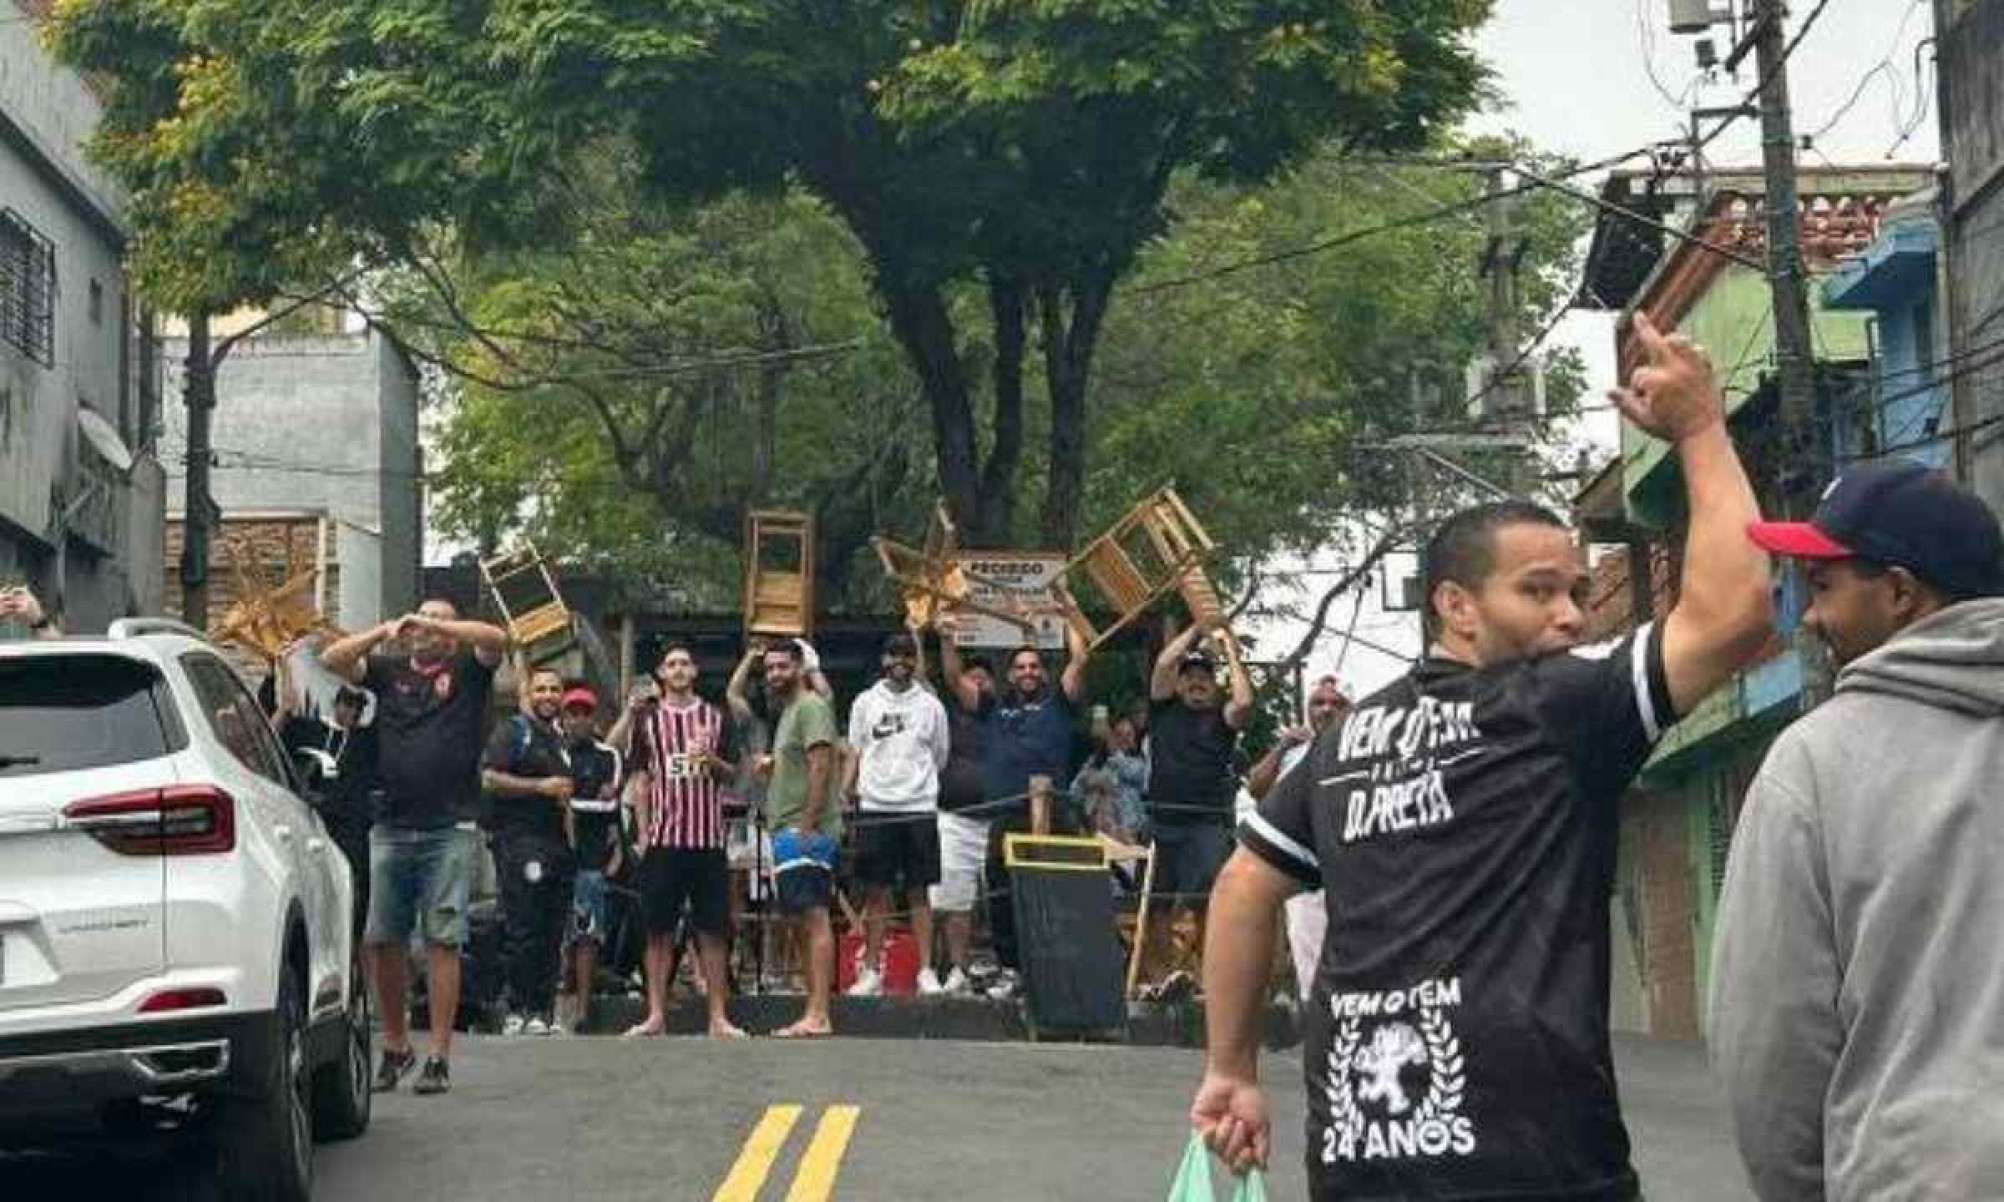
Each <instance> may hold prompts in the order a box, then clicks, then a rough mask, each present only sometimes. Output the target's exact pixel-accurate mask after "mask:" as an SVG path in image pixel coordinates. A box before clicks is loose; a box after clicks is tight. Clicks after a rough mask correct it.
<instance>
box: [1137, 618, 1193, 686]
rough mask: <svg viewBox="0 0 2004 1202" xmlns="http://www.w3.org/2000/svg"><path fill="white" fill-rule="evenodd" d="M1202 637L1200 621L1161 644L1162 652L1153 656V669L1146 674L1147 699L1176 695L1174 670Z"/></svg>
mask: <svg viewBox="0 0 2004 1202" xmlns="http://www.w3.org/2000/svg"><path fill="white" fill-rule="evenodd" d="M1203 637H1204V626H1203V624H1202V623H1192V624H1190V625H1188V626H1185V627H1184V628H1183V632H1182V633H1181V634H1178V635H1177V636H1176V637H1175V638H1173V639H1170V640H1169V641H1168V642H1167V643H1165V644H1163V647H1162V654H1160V655H1158V656H1156V657H1155V669H1154V671H1152V672H1150V673H1149V675H1148V699H1149V700H1150V701H1167V700H1169V699H1170V698H1171V697H1174V696H1175V695H1176V672H1177V669H1178V667H1179V666H1180V665H1181V664H1182V662H1183V657H1184V656H1186V655H1188V654H1190V648H1191V647H1193V646H1195V645H1196V643H1197V640H1198V639H1200V638H1203Z"/></svg>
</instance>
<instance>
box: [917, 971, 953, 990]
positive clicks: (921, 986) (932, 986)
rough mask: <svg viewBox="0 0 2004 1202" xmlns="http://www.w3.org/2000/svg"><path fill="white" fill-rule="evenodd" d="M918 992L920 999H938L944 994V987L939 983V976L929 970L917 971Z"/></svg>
mask: <svg viewBox="0 0 2004 1202" xmlns="http://www.w3.org/2000/svg"><path fill="white" fill-rule="evenodd" d="M918 991H919V996H921V997H938V996H939V995H940V994H942V993H944V992H946V986H944V985H941V984H940V983H939V974H938V973H936V972H934V971H933V970H932V969H930V968H921V969H919V975H918Z"/></svg>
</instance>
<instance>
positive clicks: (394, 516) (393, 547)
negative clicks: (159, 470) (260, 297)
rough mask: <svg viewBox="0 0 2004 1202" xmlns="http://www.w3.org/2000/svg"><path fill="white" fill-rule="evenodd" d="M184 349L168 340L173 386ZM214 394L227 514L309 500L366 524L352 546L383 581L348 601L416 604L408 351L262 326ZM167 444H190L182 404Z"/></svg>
mask: <svg viewBox="0 0 2004 1202" xmlns="http://www.w3.org/2000/svg"><path fill="white" fill-rule="evenodd" d="M186 354H187V344H186V343H185V342H183V341H181V340H178V339H170V340H169V341H168V343H167V344H166V355H167V357H168V359H169V362H170V365H171V368H172V374H171V376H170V380H169V388H170V390H171V391H173V392H175V393H177V394H178V390H179V387H180V381H179V377H180V375H181V371H182V369H181V360H182V359H183V358H184V357H185V356H186ZM216 394H217V404H216V412H215V420H214V424H213V429H212V441H213V443H214V446H215V454H216V468H215V471H214V473H213V476H212V478H211V485H210V488H211V492H212V494H213V495H214V497H215V500H216V503H217V505H219V506H220V507H221V508H222V510H223V513H224V515H225V516H227V515H229V514H231V513H233V512H245V511H258V510H280V509H289V510H297V509H311V510H315V511H321V512H325V513H326V514H327V515H328V516H329V517H332V518H334V519H336V520H337V521H339V522H343V523H347V524H349V525H351V526H354V527H359V528H361V529H362V530H363V531H366V532H367V533H368V534H369V535H370V536H371V537H370V540H361V541H357V542H355V543H354V544H353V546H354V548H355V549H356V551H357V553H358V554H365V556H366V558H367V560H368V567H367V569H366V571H367V574H368V575H369V576H370V577H372V578H373V579H374V580H375V581H376V587H377V590H378V591H377V592H376V594H375V596H374V597H373V598H370V599H368V600H367V602H366V603H364V601H363V599H362V598H361V596H360V594H359V593H354V592H353V591H352V590H350V591H348V592H346V593H344V596H343V605H342V608H343V610H344V611H346V612H349V613H369V614H387V613H390V612H399V613H401V612H404V611H405V610H408V609H410V608H411V607H412V606H413V604H414V602H415V593H416V591H417V569H418V557H419V555H420V553H421V549H422V546H423V540H424V527H423V518H422V510H421V508H420V502H419V500H418V496H417V489H418V485H419V479H418V471H417V457H418V454H419V449H418V440H417V385H416V379H415V376H414V375H413V374H412V373H411V371H410V370H409V368H408V366H407V365H406V364H405V363H404V361H403V359H402V357H401V356H400V355H398V354H397V352H396V351H395V350H393V349H391V348H390V347H389V346H388V345H387V344H386V343H384V342H383V341H382V340H381V339H379V338H376V337H375V336H374V335H371V334H367V333H358V334H340V335H313V336H303V337H293V336H270V337H257V336H254V337H251V338H249V339H246V340H245V341H243V342H241V343H238V344H237V346H236V347H235V349H234V350H232V351H231V352H230V354H229V357H228V358H226V359H225V360H224V361H223V367H222V370H221V371H220V372H219V373H218V374H217V377H216ZM166 443H167V445H169V446H170V447H172V448H175V450H176V451H177V453H178V452H179V451H181V450H184V449H185V448H186V446H187V427H186V414H185V411H183V410H182V409H181V408H180V407H179V406H174V405H170V406H169V407H168V411H167V433H166ZM174 476H175V480H174V487H175V488H176V491H177V495H178V490H179V488H180V473H179V472H178V471H176V472H175V473H174ZM363 541H368V542H369V544H370V545H369V546H368V548H367V550H366V552H364V550H363V547H362V543H363ZM357 587H359V586H357ZM344 624H345V623H344Z"/></svg>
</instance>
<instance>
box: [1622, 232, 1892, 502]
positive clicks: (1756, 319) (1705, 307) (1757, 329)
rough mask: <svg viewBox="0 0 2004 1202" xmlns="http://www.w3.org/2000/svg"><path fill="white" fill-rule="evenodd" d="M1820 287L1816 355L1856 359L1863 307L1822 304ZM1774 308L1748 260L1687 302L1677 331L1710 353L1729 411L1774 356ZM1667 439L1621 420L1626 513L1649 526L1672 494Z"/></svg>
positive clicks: (1813, 303)
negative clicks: (1834, 307) (1853, 309)
mask: <svg viewBox="0 0 2004 1202" xmlns="http://www.w3.org/2000/svg"><path fill="white" fill-rule="evenodd" d="M1822 304H1823V290H1822V289H1821V288H1816V287H1812V288H1810V290H1809V309H1810V315H1809V319H1810V326H1811V328H1812V330H1813V332H1814V335H1815V345H1816V357H1817V358H1818V359H1821V360H1824V361H1826V362H1839V361H1843V360H1862V359H1864V358H1866V356H1867V342H1866V338H1865V325H1866V319H1867V317H1868V315H1867V314H1864V313H1859V312H1843V311H1838V310H1829V311H1825V310H1824V309H1823V308H1822ZM1773 314H1774V309H1773V303H1772V300H1771V297H1770V293H1769V291H1768V286H1767V278H1766V277H1765V276H1763V275H1762V274H1761V273H1760V272H1757V271H1755V270H1753V269H1752V268H1751V267H1741V266H1739V265H1737V264H1734V265H1732V266H1729V267H1727V268H1726V269H1725V270H1724V271H1723V272H1721V273H1720V275H1719V276H1718V278H1717V279H1716V280H1714V281H1713V283H1712V286H1711V288H1710V289H1708V290H1707V291H1706V293H1705V294H1704V295H1703V296H1701V297H1699V298H1698V300H1697V303H1695V304H1694V305H1692V306H1691V311H1690V312H1689V313H1687V314H1685V316H1684V320H1683V321H1682V322H1681V323H1680V324H1679V325H1678V328H1677V332H1678V333H1680V334H1683V335H1684V336H1685V337H1687V338H1689V339H1691V340H1692V341H1693V342H1696V343H1697V344H1698V345H1699V346H1702V347H1704V348H1705V349H1706V350H1707V351H1708V352H1710V353H1711V356H1712V363H1713V364H1714V365H1715V366H1716V367H1717V368H1718V371H1719V376H1720V380H1719V382H1720V384H1721V385H1722V386H1723V387H1724V388H1725V390H1726V409H1727V412H1728V413H1733V412H1737V411H1738V410H1739V407H1740V406H1741V405H1742V404H1744V403H1745V402H1746V399H1747V398H1748V397H1749V396H1751V395H1752V394H1753V392H1754V390H1755V389H1756V388H1757V387H1758V386H1759V385H1760V377H1761V373H1762V372H1764V371H1767V370H1769V365H1770V363H1771V361H1772V359H1773V357H1774V316H1773ZM1669 451H1670V447H1669V444H1668V443H1665V442H1662V441H1660V440H1658V439H1655V438H1651V437H1649V436H1648V435H1647V434H1644V433H1642V432H1641V431H1640V430H1637V429H1636V428H1635V427H1633V426H1631V425H1629V424H1628V423H1626V422H1624V423H1622V427H1621V454H1622V469H1621V474H1622V483H1623V488H1624V490H1625V492H1626V496H1627V508H1628V515H1629V517H1630V518H1632V519H1633V520H1635V521H1637V522H1640V523H1642V524H1644V525H1648V526H1658V527H1661V526H1665V525H1667V524H1668V523H1669V513H1670V509H1671V507H1672V505H1673V503H1674V501H1675V489H1676V488H1677V473H1676V470H1675V465H1674V464H1672V463H1670V462H1669V461H1668V459H1667V458H1666V457H1667V456H1668V455H1669Z"/></svg>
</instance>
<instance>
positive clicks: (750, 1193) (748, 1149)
mask: <svg viewBox="0 0 2004 1202" xmlns="http://www.w3.org/2000/svg"><path fill="white" fill-rule="evenodd" d="M799 1121H800V1107H798V1106H768V1107H766V1108H765V1116H764V1117H763V1118H761V1119H759V1121H758V1126H756V1127H753V1128H752V1133H751V1135H750V1136H748V1137H747V1138H746V1139H745V1146H744V1149H743V1150H742V1151H740V1152H739V1153H738V1161H737V1163H736V1164H734V1165H732V1166H731V1175H730V1176H728V1177H726V1178H724V1183H723V1184H722V1185H720V1186H718V1187H717V1192H716V1193H715V1194H714V1195H713V1196H712V1197H711V1199H710V1202H756V1199H757V1198H758V1191H759V1187H760V1186H762V1185H764V1184H765V1179H766V1175H767V1174H769V1173H771V1172H772V1163H773V1161H775V1160H778V1159H779V1151H780V1149H781V1148H783V1147H785V1146H786V1137H787V1136H789V1135H791V1134H792V1133H793V1125H794V1124H795V1123H797V1122H799ZM825 1125H826V1124H825V1123H824V1126H825ZM820 1142H821V1139H820V1136H819V1135H817V1136H816V1137H815V1144H816V1146H817V1147H818V1146H819V1145H820Z"/></svg>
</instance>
